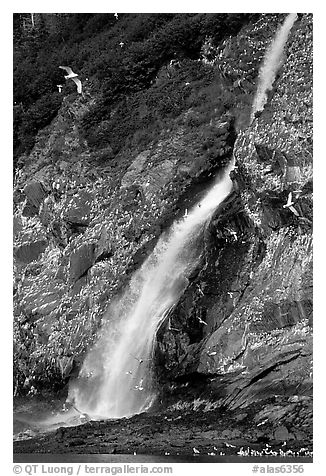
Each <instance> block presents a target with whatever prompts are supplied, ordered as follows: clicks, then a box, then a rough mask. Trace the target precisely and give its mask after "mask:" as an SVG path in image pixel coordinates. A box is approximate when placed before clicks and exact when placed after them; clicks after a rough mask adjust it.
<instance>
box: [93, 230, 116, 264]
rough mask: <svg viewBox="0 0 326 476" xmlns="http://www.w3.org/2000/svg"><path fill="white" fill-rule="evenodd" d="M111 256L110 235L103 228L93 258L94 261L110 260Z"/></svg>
mask: <svg viewBox="0 0 326 476" xmlns="http://www.w3.org/2000/svg"><path fill="white" fill-rule="evenodd" d="M111 256H113V247H112V241H111V237H110V234H109V232H108V230H107V229H106V228H105V226H104V227H103V228H102V230H101V235H100V239H99V240H98V242H97V244H96V248H95V251H94V257H95V260H96V261H102V260H104V259H108V258H111Z"/></svg>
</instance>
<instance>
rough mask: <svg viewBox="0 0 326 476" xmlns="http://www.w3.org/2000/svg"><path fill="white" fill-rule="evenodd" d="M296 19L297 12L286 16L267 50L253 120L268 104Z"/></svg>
mask: <svg viewBox="0 0 326 476" xmlns="http://www.w3.org/2000/svg"><path fill="white" fill-rule="evenodd" d="M296 19H297V14H296V13H290V14H289V15H288V16H287V17H286V18H285V20H284V23H283V24H282V25H281V27H280V28H279V29H278V30H277V32H276V35H275V38H274V40H273V41H272V43H271V45H270V47H269V48H268V49H267V51H266V54H265V57H264V62H263V65H262V67H261V68H260V71H259V80H258V87H257V92H256V96H255V98H254V102H253V105H252V112H251V121H253V120H254V118H255V113H256V112H258V111H262V110H263V108H264V106H265V104H266V101H267V91H270V90H271V89H272V86H273V83H274V80H275V77H276V73H277V70H278V69H279V67H280V66H281V63H282V56H283V50H284V46H285V44H286V41H287V39H288V36H289V33H290V31H291V28H292V26H293V24H294V22H295V20H296Z"/></svg>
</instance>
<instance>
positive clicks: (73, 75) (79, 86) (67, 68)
mask: <svg viewBox="0 0 326 476" xmlns="http://www.w3.org/2000/svg"><path fill="white" fill-rule="evenodd" d="M59 68H60V69H64V70H65V71H67V73H68V74H67V75H66V76H65V79H72V80H73V82H74V83H75V84H76V86H77V91H78V93H79V94H81V93H82V82H81V80H80V79H79V78H78V74H76V73H74V72H73V70H72V69H71V68H70V66H59Z"/></svg>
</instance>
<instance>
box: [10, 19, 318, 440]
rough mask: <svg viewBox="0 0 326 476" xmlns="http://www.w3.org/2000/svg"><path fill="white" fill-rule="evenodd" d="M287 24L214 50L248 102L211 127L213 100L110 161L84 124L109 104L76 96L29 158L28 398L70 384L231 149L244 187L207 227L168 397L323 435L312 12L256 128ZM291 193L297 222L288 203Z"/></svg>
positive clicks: (163, 352)
mask: <svg viewBox="0 0 326 476" xmlns="http://www.w3.org/2000/svg"><path fill="white" fill-rule="evenodd" d="M282 18H283V16H282V15H274V14H273V15H261V16H260V18H259V20H258V21H257V22H255V23H251V24H249V25H247V26H246V27H245V28H243V29H242V30H241V32H240V33H239V34H238V35H237V36H234V37H230V38H229V39H228V40H227V41H224V42H223V44H222V45H220V46H219V47H218V48H217V50H216V49H212V48H211V49H210V50H209V53H210V54H208V53H207V51H208V49H209V45H206V50H204V51H203V58H202V61H203V62H204V63H205V65H206V66H205V67H206V68H207V75H208V76H209V75H212V71H213V72H214V75H215V76H214V80H215V81H217V82H219V85H220V87H221V88H223V90H224V91H227V92H228V94H231V95H233V97H234V98H235V102H236V104H237V107H234V106H232V107H231V106H230V108H227V107H226V108H225V112H224V113H223V114H222V115H221V116H219V117H214V100H212V104H211V106H210V113H211V115H210V118H209V120H207V122H206V123H205V122H204V123H202V119H201V120H199V118H200V114H201V109H200V108H201V104H200V101H199V104H198V108H197V109H196V107H193V108H191V109H189V110H188V111H186V113H183V114H182V115H181V116H179V117H178V119H177V120H174V121H172V122H171V127H170V128H166V129H165V130H164V131H163V132H162V133H161V135H160V137H158V138H157V140H156V141H155V142H153V143H152V144H151V145H150V146H149V147H147V148H146V149H145V150H136V151H133V150H129V149H127V148H124V149H123V150H122V151H120V152H119V154H118V155H117V156H115V157H111V156H110V152H109V151H107V152H105V151H104V152H103V154H104V155H105V153H107V157H104V158H103V157H99V156H97V155H96V154H94V153H93V152H91V150H90V149H89V147H88V144H87V142H86V141H85V140H84V139H83V138H82V136H81V135H80V133H79V129H78V124H79V121H80V120H81V119H82V117H83V115H84V114H85V112H87V110H88V108H89V107H90V105H91V104H92V102H94V101H96V100H97V98H96V95H94V94H92V93H88V94H87V95H86V99H78V100H72V98H71V97H70V96H69V97H67V98H66V99H65V100H64V102H63V106H62V107H61V109H60V111H59V114H58V115H57V117H56V118H55V120H54V121H53V122H52V123H51V125H50V126H49V127H47V128H46V129H44V130H43V131H42V132H41V133H40V134H39V136H38V138H37V141H36V145H35V147H34V149H33V151H32V153H31V154H30V155H29V156H25V157H22V158H21V159H20V164H23V165H22V166H21V167H20V169H19V172H18V173H17V176H16V178H15V196H14V204H15V215H14V235H15V242H14V256H15V291H14V292H15V294H14V300H15V323H14V330H15V361H14V368H15V388H16V393H18V392H25V393H26V392H30V393H33V392H40V391H41V389H42V388H45V387H46V386H49V387H50V386H51V385H52V386H53V384H54V383H55V384H56V386H57V387H61V388H62V387H63V386H64V384H65V383H66V381H67V379H68V378H69V377H70V376H71V375H73V374H74V373H75V372H76V371H77V370H78V368H79V366H80V363H81V362H82V359H83V356H84V354H85V351H86V350H87V348H88V347H89V346H90V345H91V343H92V342H93V341H94V338H95V334H96V330H97V329H98V327H99V326H100V323H101V319H102V317H103V314H104V312H105V309H106V308H107V305H108V303H109V302H110V301H111V300H112V299H113V298H114V297H115V296H116V295H118V293H119V291H120V290H121V289H122V288H123V286H124V284H125V283H126V281H127V280H128V279H129V276H130V274H131V273H132V272H133V271H134V270H135V269H136V268H138V267H139V266H140V264H141V263H142V262H143V260H144V259H145V257H146V256H147V255H148V253H149V252H150V251H151V250H152V248H153V246H154V245H155V243H156V240H157V239H158V237H159V236H160V234H161V232H162V231H163V230H164V229H165V228H166V227H168V226H169V225H170V224H171V223H172V221H173V220H174V219H176V218H178V217H179V216H181V215H182V214H183V212H184V210H185V208H189V207H190V206H191V204H193V203H195V201H196V200H197V199H198V198H199V197H200V196H201V194H202V193H204V191H205V189H206V188H207V187H208V186H209V184H210V182H211V180H213V178H214V175H215V174H216V172H217V171H218V170H220V168H221V167H223V166H224V165H225V164H226V163H227V162H228V161H229V160H230V159H231V157H232V154H233V155H234V157H235V158H236V168H235V170H234V172H233V173H232V178H233V182H234V192H233V193H232V195H231V196H230V197H229V198H228V199H227V200H226V202H225V203H224V204H223V206H222V207H221V208H220V209H219V210H218V211H217V213H216V214H215V216H214V218H213V219H212V221H211V223H209V225H208V226H207V229H206V232H205V236H204V245H205V246H204V252H203V256H202V263H201V266H200V267H199V268H198V269H197V271H196V273H194V275H193V276H191V279H190V280H189V285H188V287H187V289H186V291H185V293H184V295H183V296H182V298H181V300H180V302H179V303H178V304H177V306H176V307H175V308H174V310H173V312H172V313H171V315H170V316H169V320H168V322H166V323H165V324H163V326H162V327H161V329H160V331H159V333H158V336H157V351H156V357H155V362H156V368H157V375H158V383H159V385H160V388H162V401H164V402H165V403H167V404H172V402H174V403H175V402H177V401H179V400H180V399H183V400H189V399H193V398H194V396H196V397H200V398H203V400H210V401H213V402H215V404H216V405H218V406H222V407H228V408H231V409H232V408H239V407H241V408H243V407H247V406H249V405H251V404H257V403H258V404H259V405H261V406H258V407H257V408H258V410H257V424H258V423H261V422H263V421H267V420H268V419H269V420H270V421H272V420H273V418H274V420H273V421H274V423H275V422H279V421H283V420H282V418H283V419H284V418H285V416H284V415H285V414H287V415H288V416H287V420H286V423H287V425H288V426H290V427H291V431H292V432H293V434H295V431H299V429H298V426H301V427H302V425H303V427H302V428H301V430H302V429H303V430H304V429H306V432H307V434H308V433H309V431H310V429H311V428H310V420H309V418H310V416H311V415H310V413H309V412H308V413H307V405H308V403H309V402H310V399H311V390H312V375H311V372H312V368H311V366H312V345H311V338H312V16H311V15H302V16H301V17H300V18H299V19H298V20H297V21H296V23H295V25H294V27H293V29H292V31H291V34H290V37H289V40H288V42H287V46H286V51H285V54H284V62H283V65H282V67H281V68H280V70H279V74H278V77H277V79H276V82H275V83H274V89H273V92H272V93H271V94H270V97H269V101H268V103H267V105H266V107H265V109H264V111H263V112H262V113H261V114H260V115H259V117H256V119H255V120H254V121H253V122H252V123H251V124H249V116H250V107H249V105H250V104H251V102H252V99H253V95H254V92H255V88H256V85H257V73H258V67H259V63H260V61H261V59H262V57H263V55H264V52H265V50H266V46H267V45H268V44H269V42H270V41H271V39H272V38H273V35H274V34H275V29H276V26H277V25H278V24H279V23H280V21H281V20H282ZM181 67H182V63H181ZM162 74H164V72H162ZM157 81H159V77H158V79H157ZM154 86H155V85H154ZM154 86H153V87H154ZM191 87H193V88H194V91H193V94H198V97H199V98H200V97H201V98H202V101H205V100H209V99H210V97H211V96H212V95H213V93H214V88H213V86H207V85H203V84H200V85H199V86H196V84H195V85H192V86H191ZM210 87H211V88H212V89H209V88H210ZM196 88H197V89H196ZM210 95H211V96H210ZM196 121H197V123H196ZM190 123H191V124H193V125H194V126H193V127H192V128H189V127H188V126H189V124H190ZM196 124H197V125H198V126H196ZM204 132H205V133H204ZM210 137H214V143H213V146H212V145H211V142H210ZM103 154H102V155H103ZM290 192H292V197H293V198H294V208H295V211H296V213H294V212H293V211H291V210H290V209H289V208H284V207H283V205H285V204H286V202H287V198H288V195H289V193H290ZM271 399H272V400H271ZM291 399H292V400H291ZM293 399H294V400H293ZM266 402H267V403H266ZM290 407H291V408H290ZM294 407H295V408H294ZM299 407H300V408H299ZM284 409H285V410H284ZM291 412H292V413H291ZM300 412H301V413H300ZM275 415H276V416H275ZM289 415H290V416H289ZM291 415H292V417H291ZM300 415H301V416H300ZM291 418H292V420H291ZM304 425H306V426H305V427H304Z"/></svg>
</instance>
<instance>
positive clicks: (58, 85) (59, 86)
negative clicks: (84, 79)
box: [57, 84, 63, 93]
mask: <svg viewBox="0 0 326 476" xmlns="http://www.w3.org/2000/svg"><path fill="white" fill-rule="evenodd" d="M57 88H58V89H59V93H61V90H62V88H63V86H62V84H57Z"/></svg>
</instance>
